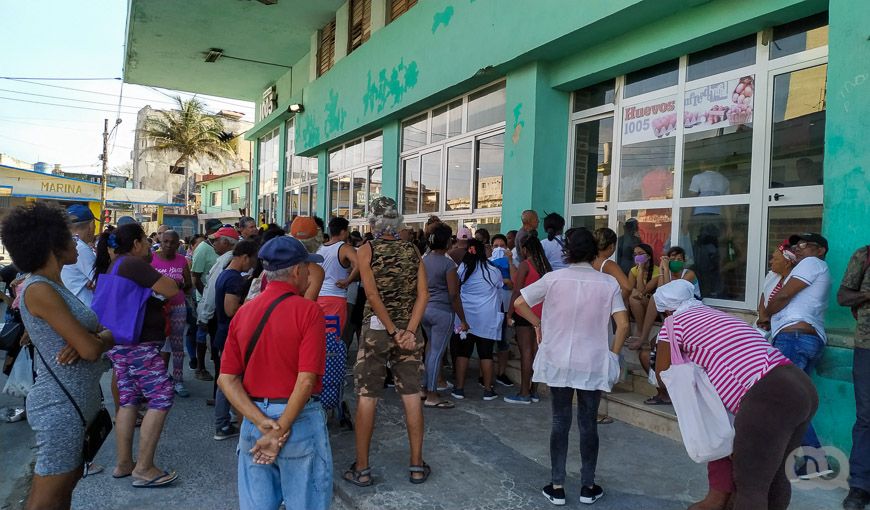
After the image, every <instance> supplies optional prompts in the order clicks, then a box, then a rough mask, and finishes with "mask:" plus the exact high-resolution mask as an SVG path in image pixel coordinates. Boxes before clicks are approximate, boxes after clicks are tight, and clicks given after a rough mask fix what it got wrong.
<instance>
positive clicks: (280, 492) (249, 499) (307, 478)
mask: <svg viewBox="0 0 870 510" xmlns="http://www.w3.org/2000/svg"><path fill="white" fill-rule="evenodd" d="M254 404H255V405H256V406H257V407H259V408H260V410H261V411H262V412H263V414H265V415H266V416H268V417H269V418H273V419H276V420H277V419H278V417H279V416H281V413H283V412H284V407H286V405H285V404H271V403H268V402H254ZM260 436H261V434H260V431H259V429H257V427H256V425H254V424H253V423H251V422H249V421H248V420H247V419H245V420H244V421H243V422H242V430H241V433H240V435H239V451H238V454H239V508H241V510H274V509H277V508H278V506H279V505H280V504H281V502H282V501H283V502H284V505H285V506H286V507H287V508H288V510H289V509H296V508H304V509H306V510H320V509H324V510H325V509H328V508H329V504H330V502H331V501H332V451H331V450H330V448H329V436H328V434H327V431H326V415H325V414H324V412H323V407H322V406H321V404H320V402H316V401H313V400H312V401H310V402H308V404H306V405H305V407H304V408H303V409H302V412H301V413H299V416H298V417H297V418H296V421H295V422H293V427H292V429H291V432H290V439H288V440H287V443H286V444H285V445H284V447H283V448H281V451H280V453H279V454H278V458H277V459H276V460H275V462H274V463H273V464H255V463H254V460H253V456H252V455H251V453H250V450H251V448H253V447H254V443H256V442H257V440H258V439H259V438H260Z"/></svg>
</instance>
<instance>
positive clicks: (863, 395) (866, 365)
mask: <svg viewBox="0 0 870 510" xmlns="http://www.w3.org/2000/svg"><path fill="white" fill-rule="evenodd" d="M854 356H855V359H854V364H853V366H852V380H853V381H854V382H855V410H856V412H857V413H856V414H857V419H856V420H855V426H854V427H853V428H852V455H851V456H850V457H849V487H853V488H859V489H864V490H865V491H870V349H861V348H859V347H856V348H855V354H854Z"/></svg>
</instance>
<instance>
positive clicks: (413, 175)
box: [402, 157, 420, 214]
mask: <svg viewBox="0 0 870 510" xmlns="http://www.w3.org/2000/svg"><path fill="white" fill-rule="evenodd" d="M402 181H403V182H404V185H403V187H402V189H403V190H404V191H403V192H402V213H403V214H417V213H418V212H420V211H419V209H418V208H417V206H418V204H419V195H420V158H419V157H414V158H411V159H406V160H405V161H403V162H402Z"/></svg>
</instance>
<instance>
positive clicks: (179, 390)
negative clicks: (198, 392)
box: [174, 382, 190, 398]
mask: <svg viewBox="0 0 870 510" xmlns="http://www.w3.org/2000/svg"><path fill="white" fill-rule="evenodd" d="M174 389H175V394H176V395H178V396H179V397H181V398H187V397H189V396H190V392H189V391H187V388H185V387H184V383H180V382H178V383H175V386H174Z"/></svg>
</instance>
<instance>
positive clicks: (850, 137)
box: [814, 0, 870, 454]
mask: <svg viewBox="0 0 870 510" xmlns="http://www.w3.org/2000/svg"><path fill="white" fill-rule="evenodd" d="M829 22H830V27H831V30H830V35H829V40H828V53H829V56H828V88H827V97H826V100H827V105H826V106H827V111H826V120H825V168H824V172H825V197H824V203H825V206H824V217H823V225H822V233H823V234H824V235H825V237H827V238H828V241H829V244H830V251H829V253H828V256H827V262H828V265H829V267H830V269H831V278H832V283H833V287H832V289H831V298H830V299H831V302H830V304H829V307H828V314H827V317H826V320H825V323H826V327H827V328H828V329H829V330H831V331H832V332H834V333H835V334H837V335H842V336H845V337H847V338H850V337H851V335H852V334H853V332H854V330H855V321H854V320H853V319H852V315H851V313H850V312H849V310H848V309H847V308H844V307H841V306H838V305H837V302H836V293H837V288H838V287H839V285H840V281H841V279H842V277H843V273H844V272H845V269H846V264H847V263H848V261H849V257H850V256H851V255H852V252H853V251H854V250H855V249H856V248H858V247H859V246H863V245H866V244H868V243H870V236H868V235H867V230H866V227H865V223H866V218H867V217H868V215H870V175H868V169H870V152H868V150H867V142H866V138H867V127H866V126H867V119H868V118H870V100H868V97H870V40H868V36H870V32H868V26H870V3H867V2H854V1H851V0H830V7H829ZM814 381H815V382H816V388H817V389H818V391H819V397H820V399H819V400H820V406H819V411H818V413H817V414H816V418H815V420H814V424H815V425H816V426H817V428H818V432H819V436H820V437H821V439H822V442H823V443H824V444H833V445H836V446H837V447H839V448H840V449H842V450H843V451H845V452H846V453H847V454H848V452H849V449H850V448H851V445H852V436H851V428H852V424H853V423H854V422H855V392H854V386H853V384H852V351H851V349H842V348H837V347H828V348H827V349H826V350H825V356H824V359H823V360H822V363H821V364H820V365H819V366H818V368H817V375H816V377H815V378H814Z"/></svg>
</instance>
